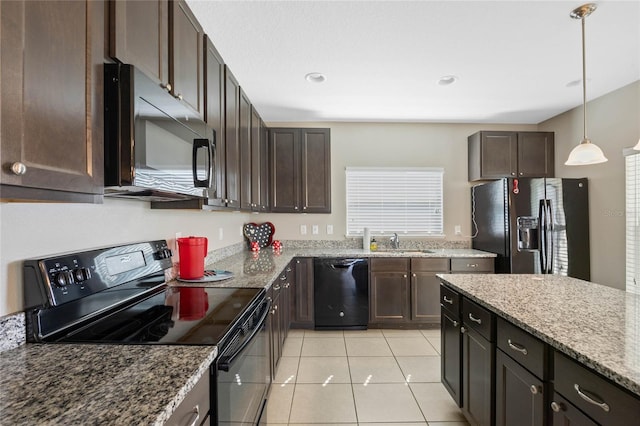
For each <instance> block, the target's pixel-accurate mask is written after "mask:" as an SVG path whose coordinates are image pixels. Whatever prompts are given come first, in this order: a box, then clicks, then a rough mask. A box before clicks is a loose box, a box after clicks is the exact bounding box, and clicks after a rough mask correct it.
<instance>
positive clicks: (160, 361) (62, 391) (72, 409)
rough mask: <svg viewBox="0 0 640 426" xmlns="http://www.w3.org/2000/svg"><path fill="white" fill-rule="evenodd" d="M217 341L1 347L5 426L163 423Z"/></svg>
mask: <svg viewBox="0 0 640 426" xmlns="http://www.w3.org/2000/svg"><path fill="white" fill-rule="evenodd" d="M216 355H217V349H216V347H215V346H166V345H165V346H161V345H80V344H78V345H76V344H26V345H22V346H20V347H18V348H15V349H11V350H8V351H4V352H2V353H0V365H2V374H1V375H0V407H2V414H1V415H0V423H2V424H12V425H20V424H38V425H61V424H67V425H70V424H86V423H91V424H152V425H162V424H164V423H165V422H166V421H167V419H168V418H169V417H170V416H171V414H172V413H173V412H174V410H175V408H176V407H177V406H178V404H180V402H182V400H183V399H184V397H185V396H186V395H187V393H188V392H189V391H190V390H191V389H192V388H193V387H194V385H195V384H196V383H197V382H198V380H199V379H200V378H201V377H202V376H203V374H208V372H209V366H210V365H211V363H212V362H213V360H214V359H215V357H216Z"/></svg>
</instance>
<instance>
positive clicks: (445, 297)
mask: <svg viewBox="0 0 640 426" xmlns="http://www.w3.org/2000/svg"><path fill="white" fill-rule="evenodd" d="M442 300H444V301H445V302H447V303H448V304H450V305H453V299H449V298H448V297H447V296H442Z"/></svg>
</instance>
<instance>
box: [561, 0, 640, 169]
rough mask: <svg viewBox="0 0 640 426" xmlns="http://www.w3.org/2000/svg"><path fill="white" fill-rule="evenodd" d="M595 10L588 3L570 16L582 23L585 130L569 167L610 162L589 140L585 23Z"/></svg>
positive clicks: (569, 159) (572, 153)
mask: <svg viewBox="0 0 640 426" xmlns="http://www.w3.org/2000/svg"><path fill="white" fill-rule="evenodd" d="M594 10H596V5H595V4H594V3H587V4H584V5H582V6H580V7H578V8H576V9H574V10H573V11H571V13H570V14H569V16H571V17H572V18H574V19H580V20H581V22H582V113H583V117H582V118H583V123H584V128H583V138H582V142H580V145H578V146H576V147H575V148H573V149H572V150H571V152H570V153H569V158H568V159H567V161H566V162H565V163H564V164H566V165H567V166H586V165H589V164H598V163H604V162H605V161H608V160H607V157H605V156H604V153H603V152H602V150H601V149H600V148H599V147H598V146H597V145H595V144H593V143H591V140H589V138H587V66H586V62H587V61H586V54H585V51H586V49H585V37H584V21H585V18H586V17H587V16H589V15H591V13H592V12H593V11H594ZM639 144H640V142H639Z"/></svg>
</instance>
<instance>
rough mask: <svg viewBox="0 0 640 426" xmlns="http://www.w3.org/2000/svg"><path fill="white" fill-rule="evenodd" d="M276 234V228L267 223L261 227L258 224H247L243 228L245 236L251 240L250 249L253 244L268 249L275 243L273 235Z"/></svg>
mask: <svg viewBox="0 0 640 426" xmlns="http://www.w3.org/2000/svg"><path fill="white" fill-rule="evenodd" d="M275 232H276V227H275V226H273V223H271V222H265V223H262V224H260V225H258V224H257V223H247V224H246V225H244V227H243V233H244V236H245V237H247V240H249V247H251V243H253V242H257V243H258V246H259V247H268V246H270V245H271V242H272V241H273V234H274V233H275Z"/></svg>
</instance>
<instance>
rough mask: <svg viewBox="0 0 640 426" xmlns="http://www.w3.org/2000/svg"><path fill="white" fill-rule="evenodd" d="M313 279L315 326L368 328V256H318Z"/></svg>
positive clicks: (319, 327)
mask: <svg viewBox="0 0 640 426" xmlns="http://www.w3.org/2000/svg"><path fill="white" fill-rule="evenodd" d="M313 279H314V292H313V293H314V308H315V328H316V329H325V330H329V329H345V328H349V329H366V328H367V323H368V322H369V263H368V261H367V259H346V258H315V259H314V260H313Z"/></svg>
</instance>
